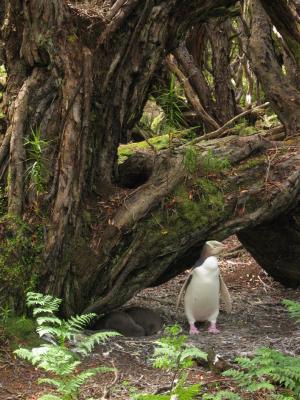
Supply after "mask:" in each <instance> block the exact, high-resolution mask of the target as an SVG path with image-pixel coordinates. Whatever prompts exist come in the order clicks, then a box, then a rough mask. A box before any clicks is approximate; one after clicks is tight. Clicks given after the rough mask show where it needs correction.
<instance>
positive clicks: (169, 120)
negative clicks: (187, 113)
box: [155, 74, 186, 129]
mask: <svg viewBox="0 0 300 400" xmlns="http://www.w3.org/2000/svg"><path fill="white" fill-rule="evenodd" d="M155 99H156V102H157V103H158V104H159V105H160V106H161V108H162V109H163V111H164V113H165V118H164V121H165V124H166V125H167V126H169V127H172V128H176V129H178V128H181V127H182V125H183V122H184V118H183V115H182V113H183V111H184V110H185V109H186V100H185V97H184V95H183V90H182V88H181V86H180V85H178V84H177V81H176V78H175V76H174V74H171V75H170V80H169V86H168V88H166V89H165V88H164V89H160V90H156V96H155Z"/></svg>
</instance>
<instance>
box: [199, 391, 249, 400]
mask: <svg viewBox="0 0 300 400" xmlns="http://www.w3.org/2000/svg"><path fill="white" fill-rule="evenodd" d="M202 399H203V400H241V399H242V397H241V396H240V395H238V394H236V393H233V392H230V391H229V390H220V391H219V392H217V393H212V394H211V393H206V394H204V395H203V397H202Z"/></svg>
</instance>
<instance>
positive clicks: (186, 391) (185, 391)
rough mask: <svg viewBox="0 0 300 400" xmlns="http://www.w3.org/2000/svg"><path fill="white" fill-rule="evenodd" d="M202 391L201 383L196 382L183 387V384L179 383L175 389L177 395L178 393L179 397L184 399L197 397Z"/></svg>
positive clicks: (189, 399)
mask: <svg viewBox="0 0 300 400" xmlns="http://www.w3.org/2000/svg"><path fill="white" fill-rule="evenodd" d="M199 392H200V385H199V384H194V385H190V386H187V387H183V386H181V385H177V386H176V389H175V390H174V392H172V393H174V394H175V395H178V398H179V399H182V400H192V399H195V398H196V396H198V395H199Z"/></svg>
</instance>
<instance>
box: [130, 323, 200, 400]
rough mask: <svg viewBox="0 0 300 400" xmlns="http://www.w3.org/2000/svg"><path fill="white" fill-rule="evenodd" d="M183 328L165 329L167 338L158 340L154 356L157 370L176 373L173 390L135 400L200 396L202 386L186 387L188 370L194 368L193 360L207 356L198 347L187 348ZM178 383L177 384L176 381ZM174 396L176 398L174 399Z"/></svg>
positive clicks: (143, 395)
mask: <svg viewBox="0 0 300 400" xmlns="http://www.w3.org/2000/svg"><path fill="white" fill-rule="evenodd" d="M180 332H181V328H180V327H179V326H178V325H173V326H171V327H167V328H166V329H165V336H164V337H163V338H161V339H160V340H157V341H156V342H155V343H156V345H157V346H156V348H155V350H154V354H153V359H152V362H153V366H154V367H155V368H160V369H167V370H172V371H174V379H173V382H172V385H171V390H170V392H169V393H167V394H138V395H135V396H134V397H133V398H134V399H135V400H141V399H143V400H154V399H155V400H170V399H172V398H178V399H181V400H192V399H195V398H196V396H198V394H199V392H200V385H199V384H196V385H189V386H185V383H186V379H187V374H186V372H185V371H186V370H187V369H188V368H189V367H191V366H192V364H193V359H195V358H198V359H199V358H201V359H204V360H206V359H207V354H206V353H204V352H203V351H201V350H199V349H198V348H196V347H188V346H187V336H186V335H180ZM176 378H177V379H178V382H177V383H176V384H175V379H176ZM173 396H174V397H173Z"/></svg>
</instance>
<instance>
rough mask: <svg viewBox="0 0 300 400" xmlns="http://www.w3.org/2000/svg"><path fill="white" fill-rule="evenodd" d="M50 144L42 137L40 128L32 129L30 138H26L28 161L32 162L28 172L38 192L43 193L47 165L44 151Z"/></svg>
mask: <svg viewBox="0 0 300 400" xmlns="http://www.w3.org/2000/svg"><path fill="white" fill-rule="evenodd" d="M48 144H49V142H47V141H46V140H43V139H42V133H41V130H40V129H37V130H36V131H34V130H33V129H31V136H30V138H29V139H26V140H25V146H26V147H27V149H28V154H29V157H28V159H27V161H28V162H29V164H30V165H29V167H28V168H27V170H26V174H27V176H28V177H29V179H30V181H31V184H32V185H33V186H34V188H35V190H36V193H37V194H40V193H43V191H44V190H45V183H46V166H45V156H44V151H45V148H46V147H47V146H48Z"/></svg>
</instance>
